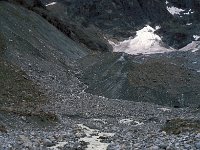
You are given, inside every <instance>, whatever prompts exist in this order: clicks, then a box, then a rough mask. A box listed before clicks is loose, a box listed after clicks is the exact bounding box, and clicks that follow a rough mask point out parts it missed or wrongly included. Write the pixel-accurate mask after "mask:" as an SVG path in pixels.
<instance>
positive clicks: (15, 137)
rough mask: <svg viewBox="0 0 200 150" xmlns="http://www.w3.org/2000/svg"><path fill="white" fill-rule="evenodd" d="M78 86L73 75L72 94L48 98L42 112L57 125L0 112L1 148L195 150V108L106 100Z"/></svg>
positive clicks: (199, 131) (198, 129)
mask: <svg viewBox="0 0 200 150" xmlns="http://www.w3.org/2000/svg"><path fill="white" fill-rule="evenodd" d="M53 82H54V84H55V81H53V80H52V82H49V83H51V84H52V86H50V85H49V88H50V89H48V90H49V92H50V90H51V89H52V88H53V87H55V86H53ZM80 85H82V83H81V82H80V81H79V80H78V79H77V78H76V77H72V78H71V80H70V81H68V83H67V84H65V89H66V90H67V89H68V88H69V87H70V89H71V91H68V92H62V93H60V94H59V95H58V94H56V95H54V94H52V97H56V99H57V101H53V99H52V101H51V103H48V104H46V105H45V107H44V108H43V109H44V110H48V111H50V112H53V113H55V114H56V115H57V116H58V118H59V120H58V121H52V120H44V119H42V118H40V117H39V118H37V117H35V116H24V115H23V114H22V115H16V114H13V113H7V112H5V113H1V115H0V118H2V119H1V128H0V131H1V135H0V137H1V138H0V145H1V148H0V149H3V150H4V149H5V150H7V149H19V150H21V149H33V150H37V149H38V150H39V149H41V150H43V149H44V150H45V149H64V150H76V149H80V150H81V149H85V148H86V149H88V150H90V149H99V150H101V149H102V150H103V149H108V150H124V149H125V150H131V149H155V150H156V149H168V150H170V149H200V126H199V121H198V120H199V119H200V111H199V110H198V109H195V110H194V109H191V108H179V109H175V108H169V107H162V106H159V105H154V104H150V103H141V102H130V101H124V100H122V101H121V100H112V99H107V98H104V97H99V96H95V95H91V94H87V93H85V92H84V91H83V89H84V88H85V87H84V86H80ZM41 86H42V85H41ZM46 86H48V85H46ZM61 89H62V88H61ZM68 90H69V89H68Z"/></svg>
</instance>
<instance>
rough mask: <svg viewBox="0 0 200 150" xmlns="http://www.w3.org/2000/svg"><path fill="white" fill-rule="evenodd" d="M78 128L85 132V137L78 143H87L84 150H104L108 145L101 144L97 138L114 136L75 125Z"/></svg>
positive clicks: (81, 125)
mask: <svg viewBox="0 0 200 150" xmlns="http://www.w3.org/2000/svg"><path fill="white" fill-rule="evenodd" d="M77 125H78V127H80V128H82V130H83V131H84V132H85V134H86V137H83V138H80V139H79V141H84V142H87V143H89V145H87V148H86V150H94V149H95V150H106V149H107V147H108V145H109V143H102V142H101V140H100V139H99V137H101V136H102V137H111V136H114V135H115V134H114V133H104V132H100V131H99V130H95V129H90V128H89V127H87V126H85V125H83V124H77Z"/></svg>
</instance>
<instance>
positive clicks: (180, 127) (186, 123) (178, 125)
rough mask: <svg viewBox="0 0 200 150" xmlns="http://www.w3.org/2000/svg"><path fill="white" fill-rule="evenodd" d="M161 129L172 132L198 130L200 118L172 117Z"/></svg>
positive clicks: (199, 129)
mask: <svg viewBox="0 0 200 150" xmlns="http://www.w3.org/2000/svg"><path fill="white" fill-rule="evenodd" d="M162 130H163V131H166V132H167V133H172V134H180V133H182V132H188V131H192V132H200V120H189V119H188V120H185V119H180V118H177V119H172V120H169V121H167V122H166V124H165V126H164V127H163V129H162Z"/></svg>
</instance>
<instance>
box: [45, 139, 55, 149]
mask: <svg viewBox="0 0 200 150" xmlns="http://www.w3.org/2000/svg"><path fill="white" fill-rule="evenodd" d="M43 144H44V146H46V147H51V146H54V145H55V144H54V143H53V142H52V141H51V140H49V139H44V140H43Z"/></svg>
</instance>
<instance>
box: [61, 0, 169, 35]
mask: <svg viewBox="0 0 200 150" xmlns="http://www.w3.org/2000/svg"><path fill="white" fill-rule="evenodd" d="M65 2H66V1H61V3H63V4H66V3H65ZM67 2H68V3H67V5H66V7H67V10H66V11H67V12H68V14H69V15H70V16H71V17H72V18H76V19H77V20H79V18H80V17H83V18H84V19H85V21H86V22H87V23H90V24H94V25H96V26H97V27H99V28H100V29H102V30H103V31H104V32H105V33H109V34H110V35H113V36H114V37H115V36H116V37H120V36H121V37H127V36H130V35H131V33H130V32H131V31H133V30H134V29H136V28H137V27H139V26H141V25H144V24H147V23H148V22H157V23H161V22H163V21H164V20H166V19H170V18H172V17H171V15H170V14H169V12H168V11H167V10H166V7H165V5H164V3H162V2H161V1H155V0H148V1H145V0H140V1H138V0H133V1H130V0H123V1H121V0H108V1H106V0H100V1H96V0H77V1H67Z"/></svg>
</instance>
